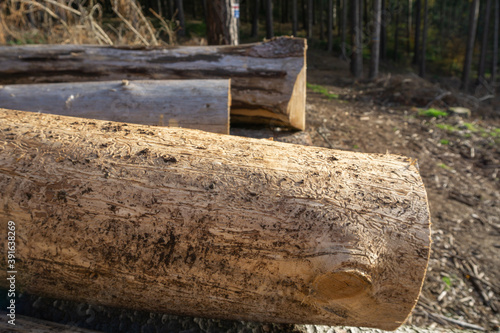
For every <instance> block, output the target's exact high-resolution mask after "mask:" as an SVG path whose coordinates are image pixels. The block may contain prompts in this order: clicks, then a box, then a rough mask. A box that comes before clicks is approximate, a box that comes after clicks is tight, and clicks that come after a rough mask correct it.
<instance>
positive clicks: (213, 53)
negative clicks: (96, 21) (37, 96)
mask: <svg viewBox="0 0 500 333" xmlns="http://www.w3.org/2000/svg"><path fill="white" fill-rule="evenodd" d="M209 2H210V1H209ZM209 2H207V5H208V3H209ZM305 50H306V40H305V39H300V38H288V37H281V38H276V39H273V40H272V41H269V42H266V43H255V44H245V45H242V46H218V47H217V46H211V47H207V46H200V47H176V48H163V49H161V48H155V49H151V50H149V49H126V48H113V47H99V46H81V45H38V46H15V47H12V46H4V47H0V63H2V66H0V84H14V83H15V84H19V83H33V82H38V83H50V82H81V81H108V80H122V79H129V80H130V79H141V80H144V79H156V80H158V79H163V80H174V79H175V80H178V79H193V78H196V79H228V78H232V81H231V98H232V103H231V121H234V122H238V121H241V120H244V121H245V122H248V121H251V122H260V123H262V122H264V123H267V124H272V125H278V126H288V127H293V128H297V129H304V127H305V96H306V95H305V94H306V93H305V89H306V88H305V86H306V69H305V64H306V58H305Z"/></svg>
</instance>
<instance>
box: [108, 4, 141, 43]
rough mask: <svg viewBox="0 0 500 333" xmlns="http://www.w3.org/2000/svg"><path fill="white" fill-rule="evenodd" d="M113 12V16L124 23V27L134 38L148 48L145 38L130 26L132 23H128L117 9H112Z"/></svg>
mask: <svg viewBox="0 0 500 333" xmlns="http://www.w3.org/2000/svg"><path fill="white" fill-rule="evenodd" d="M113 11H114V12H115V14H116V15H117V16H118V17H119V18H120V20H122V21H123V23H125V25H126V26H127V27H128V28H129V29H130V30H131V31H132V32H133V33H134V34H136V36H137V37H138V38H139V39H140V40H141V41H142V42H143V43H144V44H145V45H146V46H149V43H148V41H147V40H146V38H144V37H143V36H142V35H141V34H140V33H139V31H137V30H136V29H135V28H134V26H133V25H132V23H130V22H129V21H128V20H127V19H126V18H125V17H124V16H123V15H122V14H120V12H118V9H116V8H113Z"/></svg>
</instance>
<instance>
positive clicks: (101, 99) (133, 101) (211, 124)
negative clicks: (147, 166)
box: [0, 80, 231, 134]
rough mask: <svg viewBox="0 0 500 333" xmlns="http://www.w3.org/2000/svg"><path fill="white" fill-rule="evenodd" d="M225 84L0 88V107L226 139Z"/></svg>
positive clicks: (121, 83) (227, 101) (118, 83)
mask: <svg viewBox="0 0 500 333" xmlns="http://www.w3.org/2000/svg"><path fill="white" fill-rule="evenodd" d="M229 89H230V83H229V80H189V81H172V80H170V81H163V80H162V81H127V80H124V81H111V82H80V83H53V84H16V85H9V86H3V87H0V108H6V109H15V110H22V111H34V112H42V113H52V114H58V115H64V116H72V117H81V118H91V119H101V120H111V121H120V122H127V123H134V124H143V125H159V126H176V127H183V128H192V129H200V130H203V131H207V132H214V133H222V134H229V106H230V100H231V97H230V92H229Z"/></svg>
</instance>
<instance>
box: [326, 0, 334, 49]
mask: <svg viewBox="0 0 500 333" xmlns="http://www.w3.org/2000/svg"><path fill="white" fill-rule="evenodd" d="M327 13H328V19H327V24H328V27H327V32H326V33H327V34H328V46H327V49H328V52H332V50H333V32H332V28H333V0H328V12H327Z"/></svg>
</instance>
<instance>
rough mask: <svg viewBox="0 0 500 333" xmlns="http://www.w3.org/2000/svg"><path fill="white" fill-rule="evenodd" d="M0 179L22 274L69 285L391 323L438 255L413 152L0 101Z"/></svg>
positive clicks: (134, 297) (162, 305)
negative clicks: (316, 143) (96, 116)
mask: <svg viewBox="0 0 500 333" xmlns="http://www.w3.org/2000/svg"><path fill="white" fill-rule="evenodd" d="M0 187H1V188H2V189H3V191H2V192H1V194H0V202H1V206H0V222H1V226H0V227H1V228H3V230H7V221H14V222H15V224H16V242H17V244H16V259H17V262H16V269H17V271H19V272H22V274H19V275H18V276H17V281H16V283H17V286H18V287H19V288H21V289H22V290H24V291H26V292H28V293H32V294H39V295H42V296H48V297H54V298H59V299H71V300H75V301H83V302H91V303H94V304H102V305H108V306H114V307H118V308H136V309H145V310H149V311H157V312H167V313H168V312H170V313H175V314H183V315H190V316H203V317H213V318H225V319H233V320H251V321H262V322H281V323H314V324H325V325H352V326H366V327H378V328H382V329H395V328H397V327H398V326H400V325H401V324H402V323H403V322H404V321H405V319H406V318H407V316H408V315H409V314H410V312H411V310H412V309H413V307H414V306H415V304H416V301H417V298H418V296H419V293H420V290H421V286H422V282H423V279H424V275H425V271H426V268H427V263H428V259H429V251H430V238H429V236H430V220H429V210H428V203H427V197H426V192H425V189H424V186H423V184H422V180H421V178H420V175H419V173H418V169H417V167H416V165H415V163H413V162H412V161H411V160H409V159H407V158H405V157H403V156H397V155H390V154H361V153H355V152H348V151H337V150H331V149H325V148H318V147H305V146H297V145H291V144H286V143H279V142H273V141H270V140H257V139H248V138H241V137H234V136H226V135H219V134H213V133H206V132H201V131H197V130H187V129H179V128H160V127H149V126H140V125H132V124H123V123H114V122H105V121H98V120H85V119H77V118H72V117H64V116H55V115H49V114H36V113H30V112H22V111H11V110H4V109H0ZM0 246H1V247H2V248H5V247H6V239H5V238H3V239H1V240H0ZM0 263H1V265H0V281H2V282H0V286H4V287H5V286H6V283H7V282H6V281H7V280H6V276H5V274H6V272H7V267H6V261H5V259H3V260H2V261H0Z"/></svg>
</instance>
